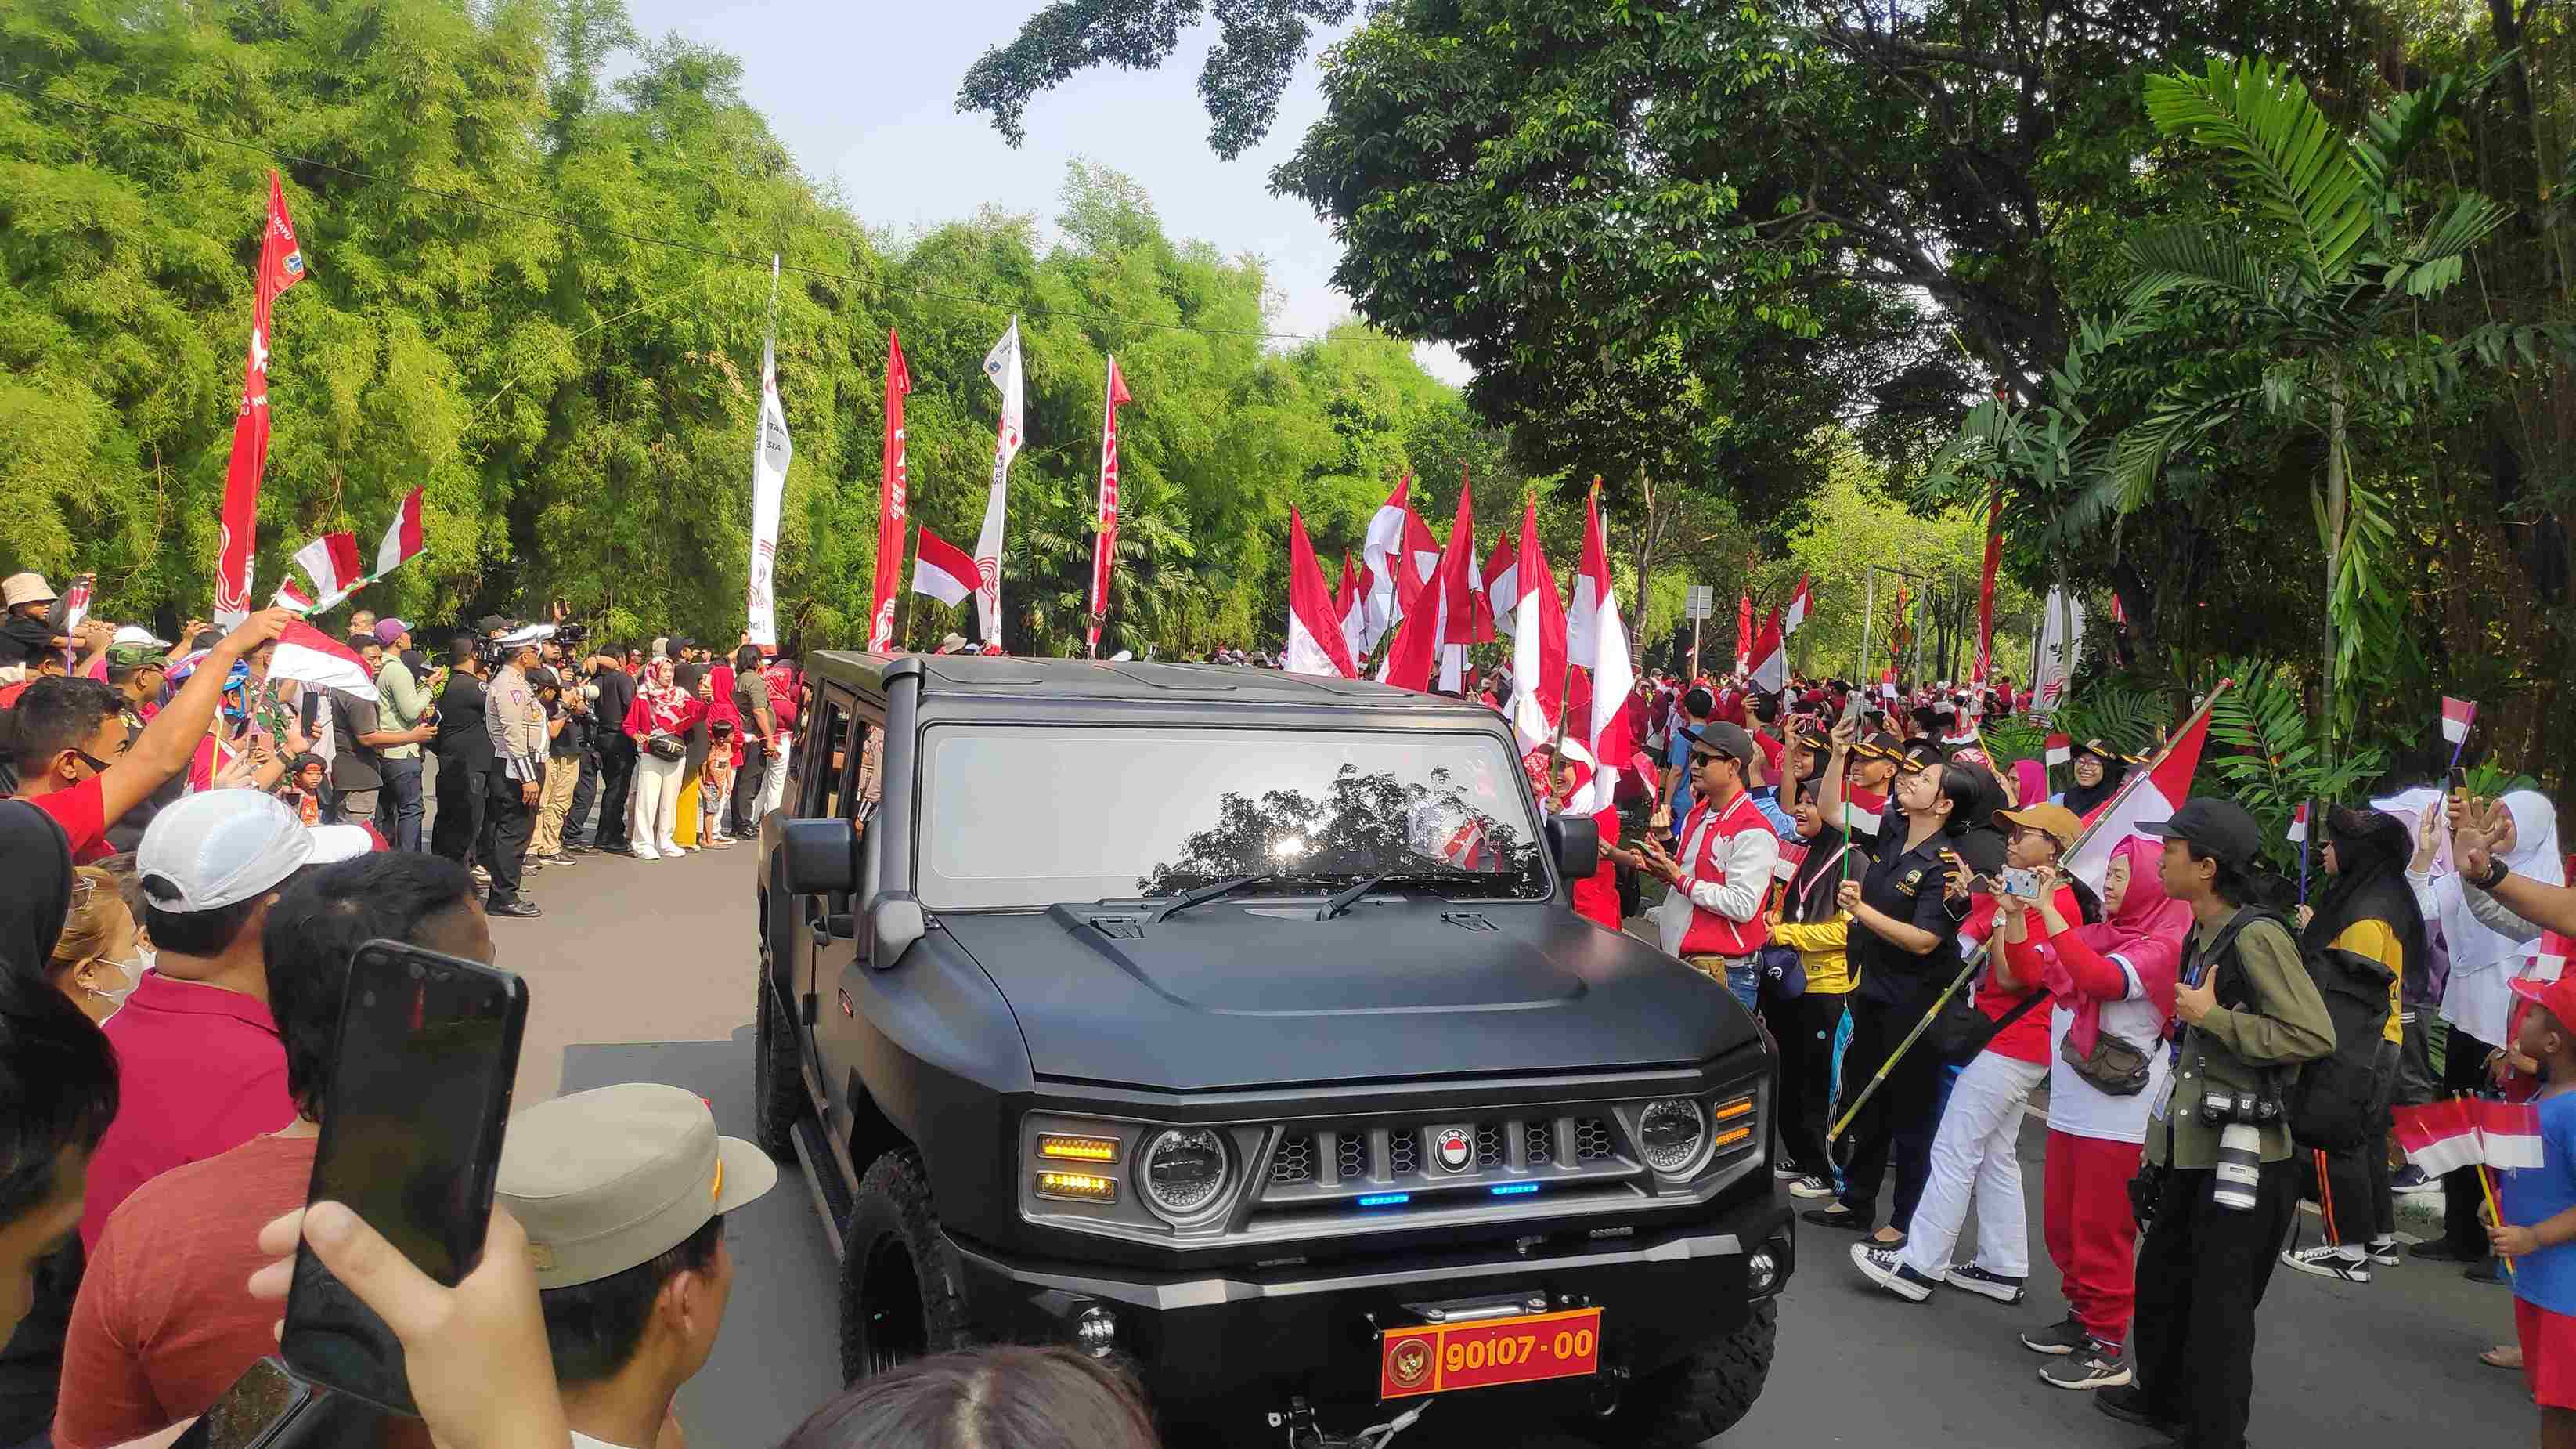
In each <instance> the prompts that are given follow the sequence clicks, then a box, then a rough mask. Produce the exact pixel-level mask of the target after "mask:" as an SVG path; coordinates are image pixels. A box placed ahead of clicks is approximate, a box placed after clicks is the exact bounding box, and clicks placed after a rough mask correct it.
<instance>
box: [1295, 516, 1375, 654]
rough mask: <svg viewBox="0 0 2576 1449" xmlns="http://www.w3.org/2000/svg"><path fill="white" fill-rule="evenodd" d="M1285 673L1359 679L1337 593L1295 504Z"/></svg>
mask: <svg viewBox="0 0 2576 1449" xmlns="http://www.w3.org/2000/svg"><path fill="white" fill-rule="evenodd" d="M1285 653H1286V656H1287V657H1286V658H1285V659H1283V660H1282V661H1281V663H1280V668H1282V669H1285V670H1287V671H1288V672H1289V673H1291V674H1326V675H1331V676H1333V677H1334V678H1337V679H1349V678H1351V677H1353V676H1354V675H1356V674H1358V673H1359V668H1358V666H1357V665H1355V664H1353V663H1352V661H1351V651H1350V650H1349V648H1348V647H1346V646H1345V645H1344V644H1343V643H1342V621H1341V620H1340V619H1338V618H1336V617H1335V616H1334V614H1333V591H1332V589H1331V588H1330V587H1329V586H1328V585H1326V584H1325V582H1324V566H1323V565H1322V564H1320V563H1317V562H1316V561H1315V545H1314V542H1313V541H1312V540H1311V539H1309V538H1307V537H1306V520H1305V518H1304V517H1303V516H1302V515H1300V514H1299V513H1298V512H1297V507H1296V505H1295V504H1290V505H1289V507H1288V648H1287V650H1286V651H1285Z"/></svg>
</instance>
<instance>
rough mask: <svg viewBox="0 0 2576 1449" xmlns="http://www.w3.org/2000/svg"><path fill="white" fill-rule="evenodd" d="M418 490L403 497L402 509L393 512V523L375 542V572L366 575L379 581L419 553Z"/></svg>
mask: <svg viewBox="0 0 2576 1449" xmlns="http://www.w3.org/2000/svg"><path fill="white" fill-rule="evenodd" d="M420 546H421V542H420V490H419V489H418V488H414V489H413V490H411V491H410V492H409V493H406V494H404V495H403V501H402V507H400V508H398V509H396V510H395V511H394V521H393V524H392V526H391V527H389V528H387V529H386V530H385V536H384V537H383V538H380V539H378V540H377V541H376V571H375V572H374V573H372V574H369V575H367V577H368V578H370V579H380V578H383V577H384V576H385V575H387V574H389V573H392V572H393V571H394V568H395V566H396V565H398V564H402V563H406V562H409V561H410V560H411V559H412V558H414V557H416V556H417V555H418V554H419V553H420Z"/></svg>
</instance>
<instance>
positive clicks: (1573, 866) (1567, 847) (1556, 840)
mask: <svg viewBox="0 0 2576 1449" xmlns="http://www.w3.org/2000/svg"><path fill="white" fill-rule="evenodd" d="M1547 848H1548V853H1549V854H1551V855H1554V856H1555V857H1556V869H1557V871H1558V873H1559V874H1561V875H1563V876H1564V877H1565V878H1566V880H1567V882H1568V883H1571V882H1574V881H1578V880H1586V879H1589V878H1590V877H1591V875H1592V873H1593V872H1594V871H1596V870H1599V869H1600V868H1601V826H1600V824H1599V823H1598V822H1597V821H1595V820H1593V818H1592V817H1591V816H1589V815H1551V816H1549V817H1548V821H1547Z"/></svg>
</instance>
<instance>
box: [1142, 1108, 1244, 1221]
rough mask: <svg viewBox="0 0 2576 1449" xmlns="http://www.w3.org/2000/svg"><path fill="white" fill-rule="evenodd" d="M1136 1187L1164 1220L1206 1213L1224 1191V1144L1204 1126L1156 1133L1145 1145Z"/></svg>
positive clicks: (1226, 1168)
mask: <svg viewBox="0 0 2576 1449" xmlns="http://www.w3.org/2000/svg"><path fill="white" fill-rule="evenodd" d="M1139 1165H1140V1166H1141V1167H1142V1168H1143V1171H1142V1172H1141V1173H1139V1174H1138V1177H1139V1178H1140V1181H1139V1182H1138V1184H1137V1186H1138V1187H1139V1188H1140V1189H1141V1190H1142V1191H1143V1192H1144V1194H1145V1198H1146V1200H1147V1201H1148V1202H1150V1203H1152V1204H1153V1205H1154V1207H1155V1209H1156V1210H1157V1211H1159V1212H1161V1213H1162V1214H1163V1215H1164V1216H1166V1217H1174V1218H1186V1217H1192V1216H1195V1215H1197V1214H1199V1213H1201V1212H1204V1211H1206V1210H1207V1209H1208V1208H1209V1207H1210V1206H1212V1205H1213V1204H1214V1203H1215V1202H1216V1200H1217V1198H1218V1197H1219V1195H1221V1194H1222V1193H1223V1192H1224V1191H1225V1182H1226V1177H1227V1175H1228V1173H1229V1171H1230V1169H1229V1168H1228V1167H1227V1165H1226V1160H1225V1142H1224V1139H1222V1138H1220V1137H1218V1136H1217V1135H1216V1134H1215V1133H1214V1132H1211V1131H1209V1130H1208V1129H1207V1128H1205V1127H1175V1128H1173V1129H1171V1130H1170V1131H1167V1132H1158V1133H1156V1134H1155V1135H1154V1140H1153V1141H1151V1142H1149V1143H1147V1144H1146V1145H1145V1152H1144V1157H1143V1160H1142V1162H1141V1163H1140V1164H1139Z"/></svg>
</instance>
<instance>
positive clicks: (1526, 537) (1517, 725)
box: [1512, 500, 1566, 755]
mask: <svg viewBox="0 0 2576 1449" xmlns="http://www.w3.org/2000/svg"><path fill="white" fill-rule="evenodd" d="M1517 556H1518V559H1519V562H1520V568H1519V571H1518V572H1517V573H1516V574H1515V575H1514V579H1515V581H1516V582H1517V583H1518V585H1519V587H1520V590H1521V594H1520V599H1519V601H1518V602H1517V603H1516V604H1515V605H1514V610H1515V612H1516V614H1517V615H1518V617H1516V618H1515V619H1513V621H1512V734H1513V736H1514V737H1515V738H1517V739H1518V740H1519V741H1520V747H1521V753H1522V754H1524V755H1526V754H1528V753H1529V752H1530V751H1532V750H1534V749H1537V748H1538V747H1539V746H1541V745H1543V744H1546V743H1547V742H1548V741H1549V740H1552V739H1554V738H1555V737H1556V730H1557V722H1558V720H1559V719H1560V718H1562V717H1563V715H1564V713H1565V657H1566V655H1565V601H1564V600H1563V599H1560V598H1558V597H1557V593H1556V575H1555V574H1554V573H1552V572H1550V571H1549V569H1548V566H1547V551H1546V550H1544V549H1542V548H1540V547H1539V542H1538V503H1537V501H1536V500H1532V501H1531V502H1530V503H1529V504H1528V505H1527V507H1526V509H1525V511H1524V512H1523V513H1522V514H1521V544H1520V549H1519V551H1518V555H1517Z"/></svg>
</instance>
